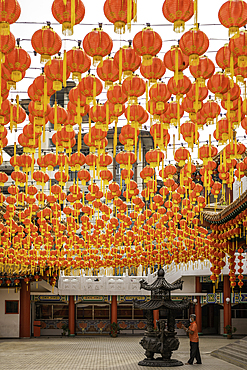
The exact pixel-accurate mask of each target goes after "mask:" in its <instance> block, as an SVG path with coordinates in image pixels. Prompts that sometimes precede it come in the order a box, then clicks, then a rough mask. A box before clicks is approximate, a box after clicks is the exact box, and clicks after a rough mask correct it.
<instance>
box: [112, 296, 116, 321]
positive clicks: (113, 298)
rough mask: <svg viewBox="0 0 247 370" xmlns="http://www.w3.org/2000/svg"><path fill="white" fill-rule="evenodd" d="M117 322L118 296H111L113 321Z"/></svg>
mask: <svg viewBox="0 0 247 370" xmlns="http://www.w3.org/2000/svg"><path fill="white" fill-rule="evenodd" d="M113 322H115V323H116V324H117V296H116V295H112V296H111V323H113Z"/></svg>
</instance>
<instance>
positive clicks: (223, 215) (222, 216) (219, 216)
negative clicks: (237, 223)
mask: <svg viewBox="0 0 247 370" xmlns="http://www.w3.org/2000/svg"><path fill="white" fill-rule="evenodd" d="M245 209H247V190H246V191H245V192H244V193H243V194H242V195H241V196H240V197H239V198H237V199H236V200H235V201H234V202H232V203H231V204H229V205H228V206H226V207H225V208H224V209H223V210H221V211H220V212H209V211H203V212H202V216H203V219H204V221H206V222H208V223H210V224H223V223H225V222H228V221H230V220H231V219H233V218H235V217H236V216H237V215H238V214H239V213H241V212H242V211H244V210H245Z"/></svg>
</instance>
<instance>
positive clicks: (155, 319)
mask: <svg viewBox="0 0 247 370" xmlns="http://www.w3.org/2000/svg"><path fill="white" fill-rule="evenodd" d="M159 316H160V312H159V310H153V317H154V328H155V329H156V327H157V326H156V322H157V321H159Z"/></svg>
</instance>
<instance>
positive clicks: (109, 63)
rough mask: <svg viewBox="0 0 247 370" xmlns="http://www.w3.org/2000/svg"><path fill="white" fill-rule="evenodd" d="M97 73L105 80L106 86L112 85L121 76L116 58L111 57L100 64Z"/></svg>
mask: <svg viewBox="0 0 247 370" xmlns="http://www.w3.org/2000/svg"><path fill="white" fill-rule="evenodd" d="M97 75H98V76H99V78H100V79H101V80H102V81H104V82H105V88H108V87H109V86H112V85H113V82H116V81H117V80H118V78H119V70H118V68H117V67H116V65H115V63H114V59H113V58H110V57H109V58H107V59H105V60H104V61H103V62H102V63H101V64H100V65H98V67H97Z"/></svg>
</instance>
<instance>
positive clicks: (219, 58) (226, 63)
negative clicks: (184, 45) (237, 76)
mask: <svg viewBox="0 0 247 370" xmlns="http://www.w3.org/2000/svg"><path fill="white" fill-rule="evenodd" d="M215 59H216V63H217V64H218V66H219V67H220V68H221V69H224V70H225V73H226V74H227V75H230V74H232V73H234V68H236V67H237V65H238V59H237V57H236V56H235V55H234V54H233V53H232V52H231V51H230V48H229V44H225V45H224V46H223V47H222V48H220V49H219V50H218V51H217V53H216V57H215Z"/></svg>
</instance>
